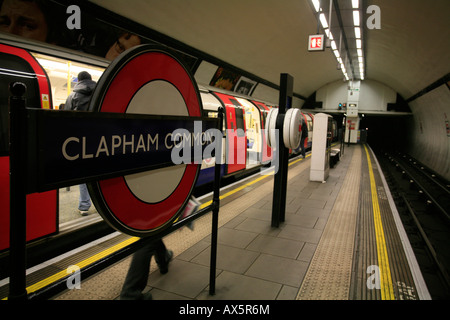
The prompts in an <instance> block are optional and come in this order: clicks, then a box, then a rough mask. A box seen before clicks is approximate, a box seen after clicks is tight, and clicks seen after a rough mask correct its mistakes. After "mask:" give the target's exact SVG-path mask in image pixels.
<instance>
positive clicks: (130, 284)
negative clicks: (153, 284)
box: [120, 239, 173, 300]
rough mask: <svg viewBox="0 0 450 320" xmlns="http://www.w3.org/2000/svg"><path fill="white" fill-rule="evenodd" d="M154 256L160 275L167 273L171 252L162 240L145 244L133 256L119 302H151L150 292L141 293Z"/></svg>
mask: <svg viewBox="0 0 450 320" xmlns="http://www.w3.org/2000/svg"><path fill="white" fill-rule="evenodd" d="M153 255H155V260H156V264H157V265H158V267H159V272H161V274H166V273H167V272H168V271H169V262H170V261H171V260H172V257H173V251H172V250H167V249H166V246H165V245H164V242H163V241H162V239H159V240H156V241H154V242H151V243H149V244H146V245H145V246H143V247H142V248H141V249H139V250H138V251H136V252H135V253H134V254H133V258H132V260H131V264H130V268H129V269H128V273H127V276H126V278H125V282H124V284H123V287H122V291H121V292H120V300H152V295H151V293H150V292H146V293H142V291H143V290H144V289H145V287H146V285H147V281H148V276H149V272H150V261H151V258H152V256H153Z"/></svg>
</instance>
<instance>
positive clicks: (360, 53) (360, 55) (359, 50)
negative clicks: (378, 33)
mask: <svg viewBox="0 0 450 320" xmlns="http://www.w3.org/2000/svg"><path fill="white" fill-rule="evenodd" d="M356 51H357V52H358V57H362V56H363V54H362V50H361V49H356Z"/></svg>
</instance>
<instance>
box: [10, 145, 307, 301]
mask: <svg viewBox="0 0 450 320" xmlns="http://www.w3.org/2000/svg"><path fill="white" fill-rule="evenodd" d="M309 156H310V154H308V155H307V157H309ZM303 159H304V158H300V159H297V160H294V161H292V162H291V163H289V166H291V165H293V164H295V163H297V162H299V161H301V160H303ZM268 176H270V175H262V176H261V177H259V178H257V179H255V180H252V181H251V182H249V183H247V184H245V185H242V186H240V187H238V188H236V189H233V190H231V191H229V192H227V193H225V194H224V195H222V196H220V199H221V200H222V199H224V198H226V197H229V196H231V195H232V194H234V193H236V192H238V191H240V190H242V189H244V188H246V187H249V186H251V185H252V184H255V183H256V182H258V181H261V180H263V179H265V178H267V177H268ZM211 203H212V200H210V201H208V202H205V203H202V204H201V205H200V208H204V207H206V206H208V205H210V204H211ZM139 239H140V238H139V237H132V238H130V239H127V240H124V241H122V242H121V243H118V244H116V245H114V246H112V247H111V248H108V249H106V250H103V251H102V252H99V253H97V254H95V255H93V256H92V257H90V258H87V259H85V260H82V261H81V262H79V263H77V264H76V266H78V267H79V268H80V269H81V268H83V267H86V266H88V265H90V264H92V263H94V262H96V261H98V260H100V259H103V258H104V257H106V256H108V255H110V254H112V253H114V252H116V251H118V250H120V249H122V248H124V247H126V246H128V245H130V244H132V243H134V242H136V241H137V240H139ZM67 275H68V273H67V271H66V270H63V271H60V272H58V273H55V274H54V275H52V276H50V277H48V278H45V279H43V280H41V281H39V282H37V283H35V284H33V285H31V286H29V287H27V293H28V294H29V293H32V292H35V291H37V290H39V289H42V288H44V287H46V286H48V285H50V284H52V283H53V282H56V281H58V280H60V279H62V278H64V277H67ZM5 299H7V298H4V299H3V300H5Z"/></svg>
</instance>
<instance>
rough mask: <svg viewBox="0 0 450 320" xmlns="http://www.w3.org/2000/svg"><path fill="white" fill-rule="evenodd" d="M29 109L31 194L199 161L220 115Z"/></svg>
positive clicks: (213, 139)
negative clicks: (206, 116)
mask: <svg viewBox="0 0 450 320" xmlns="http://www.w3.org/2000/svg"><path fill="white" fill-rule="evenodd" d="M27 111H28V114H29V121H31V123H30V124H31V126H29V127H34V128H35V131H34V130H32V131H29V132H28V137H29V140H28V141H29V142H30V145H31V146H32V147H31V148H32V150H34V151H36V152H33V151H32V150H30V151H31V152H29V153H30V162H33V163H29V168H30V169H29V170H30V173H32V174H33V173H35V174H36V177H34V178H33V177H31V179H30V181H31V182H30V185H29V186H28V188H29V191H30V192H35V191H39V192H41V191H45V190H51V189H55V188H58V187H62V186H68V185H73V184H77V183H80V182H87V181H92V180H99V179H105V178H111V177H115V176H121V175H125V174H131V173H137V172H142V171H147V170H152V169H157V168H162V167H166V166H172V165H176V164H189V163H195V164H200V165H201V161H202V159H203V153H204V151H205V149H209V150H211V149H213V147H214V145H215V143H214V141H215V137H216V134H217V132H218V130H217V126H218V125H217V123H218V121H217V119H210V118H196V117H178V116H150V115H138V114H123V113H104V112H102V113H97V112H71V111H55V110H36V109H28V110H27ZM33 140H37V141H36V144H35V146H33V143H32V142H33ZM208 146H209V148H207V147H208ZM213 152H214V151H213ZM33 153H35V154H37V158H35V159H33Z"/></svg>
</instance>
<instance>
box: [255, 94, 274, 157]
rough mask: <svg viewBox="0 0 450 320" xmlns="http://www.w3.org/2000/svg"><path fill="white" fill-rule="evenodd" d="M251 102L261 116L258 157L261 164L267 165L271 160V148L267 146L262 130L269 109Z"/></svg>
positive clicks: (258, 103) (262, 104)
mask: <svg viewBox="0 0 450 320" xmlns="http://www.w3.org/2000/svg"><path fill="white" fill-rule="evenodd" d="M252 102H253V104H255V105H256V107H258V109H259V112H260V114H261V142H260V143H261V157H260V161H261V163H267V162H270V161H271V160H272V148H271V147H269V146H268V145H267V138H266V134H265V131H264V128H265V127H266V118H267V114H268V113H269V111H270V108H269V107H268V106H267V105H265V104H264V103H262V102H258V101H252Z"/></svg>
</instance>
